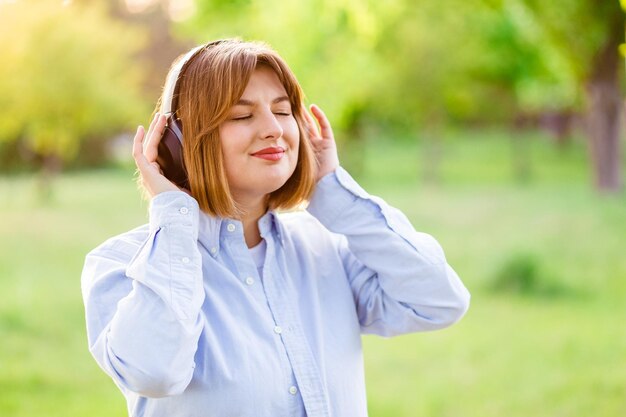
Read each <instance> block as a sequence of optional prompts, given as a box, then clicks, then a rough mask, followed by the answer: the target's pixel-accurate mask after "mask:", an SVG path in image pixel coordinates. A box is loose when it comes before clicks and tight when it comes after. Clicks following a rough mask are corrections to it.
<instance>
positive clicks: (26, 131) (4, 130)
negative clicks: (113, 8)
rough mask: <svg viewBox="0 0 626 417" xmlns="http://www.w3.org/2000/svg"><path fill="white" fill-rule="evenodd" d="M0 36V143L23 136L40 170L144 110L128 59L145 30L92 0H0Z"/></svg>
mask: <svg viewBox="0 0 626 417" xmlns="http://www.w3.org/2000/svg"><path fill="white" fill-rule="evenodd" d="M16 35H17V36H16ZM0 44H2V45H3V60H2V64H0V107H1V108H2V109H3V111H2V113H0V143H2V142H4V143H7V142H15V141H21V142H22V143H23V144H24V146H26V147H27V148H28V149H29V150H30V151H31V152H33V153H34V154H36V155H38V156H39V159H40V160H41V161H42V168H43V172H44V174H47V173H50V172H52V171H54V170H57V169H58V167H59V161H63V160H71V159H72V158H74V157H76V155H77V153H78V152H79V149H80V147H81V144H83V143H84V142H85V141H94V140H102V138H107V137H110V136H111V135H113V134H115V133H118V132H120V131H123V130H125V129H127V128H129V127H131V126H134V125H135V124H136V120H138V119H139V118H141V117H142V116H143V115H145V114H146V113H147V112H148V111H147V109H148V108H147V107H146V104H145V102H144V101H143V99H142V97H141V94H140V91H139V86H140V83H141V80H142V77H143V73H142V71H141V70H140V67H139V66H138V65H133V64H132V59H133V57H134V56H135V54H136V53H137V52H138V51H139V50H140V48H141V47H142V45H143V35H142V34H141V33H140V32H139V31H137V30H131V29H129V28H128V27H126V26H123V25H121V24H119V23H118V22H115V21H113V20H112V19H110V18H108V17H106V12H105V11H104V10H103V9H102V8H100V7H97V5H95V4H93V5H92V4H90V5H78V4H72V3H69V4H68V5H66V6H62V3H61V2H59V1H52V0H37V1H28V0H21V1H17V2H12V3H0Z"/></svg>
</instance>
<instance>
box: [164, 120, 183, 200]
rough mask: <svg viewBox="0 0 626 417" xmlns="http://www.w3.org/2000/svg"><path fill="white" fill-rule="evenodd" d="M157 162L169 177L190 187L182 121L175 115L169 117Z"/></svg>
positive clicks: (178, 184)
mask: <svg viewBox="0 0 626 417" xmlns="http://www.w3.org/2000/svg"><path fill="white" fill-rule="evenodd" d="M157 163H158V164H159V167H160V168H161V170H162V171H163V175H164V176H165V177H166V178H167V179H169V180H170V181H172V182H173V183H174V184H176V185H177V186H179V187H181V188H184V189H187V190H188V189H189V180H188V178H187V171H186V169H185V163H184V161H183V130H182V126H181V124H180V121H179V120H178V119H176V118H174V116H169V117H168V118H167V125H166V126H165V129H164V131H163V136H162V137H161V141H160V142H159V146H158V150H157Z"/></svg>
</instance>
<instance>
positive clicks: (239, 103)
mask: <svg viewBox="0 0 626 417" xmlns="http://www.w3.org/2000/svg"><path fill="white" fill-rule="evenodd" d="M283 101H289V97H288V96H280V97H276V98H275V99H274V100H272V104H277V103H281V102H283ZM254 105H255V103H254V101H250V100H246V99H243V98H240V99H239V100H237V102H236V103H235V106H250V107H252V106H254Z"/></svg>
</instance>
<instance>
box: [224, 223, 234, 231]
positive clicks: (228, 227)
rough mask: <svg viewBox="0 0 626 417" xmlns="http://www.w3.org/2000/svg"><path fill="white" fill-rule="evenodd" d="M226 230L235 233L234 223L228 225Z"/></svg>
mask: <svg viewBox="0 0 626 417" xmlns="http://www.w3.org/2000/svg"><path fill="white" fill-rule="evenodd" d="M226 230H228V231H229V232H234V231H235V225H234V224H232V223H228V226H226Z"/></svg>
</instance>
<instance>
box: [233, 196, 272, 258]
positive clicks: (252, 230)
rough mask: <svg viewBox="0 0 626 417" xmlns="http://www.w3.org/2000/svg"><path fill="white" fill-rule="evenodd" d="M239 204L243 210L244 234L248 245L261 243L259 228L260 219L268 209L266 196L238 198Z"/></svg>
mask: <svg viewBox="0 0 626 417" xmlns="http://www.w3.org/2000/svg"><path fill="white" fill-rule="evenodd" d="M236 201H237V205H238V206H239V208H240V209H241V211H242V213H243V214H242V215H241V218H240V220H241V223H242V224H243V236H244V238H245V240H246V246H248V247H249V248H251V247H254V246H256V245H258V244H259V243H261V240H262V239H261V232H260V230H259V219H260V218H261V217H263V215H264V214H265V212H266V211H267V204H266V199H265V197H261V198H259V199H253V200H247V201H241V200H236Z"/></svg>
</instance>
